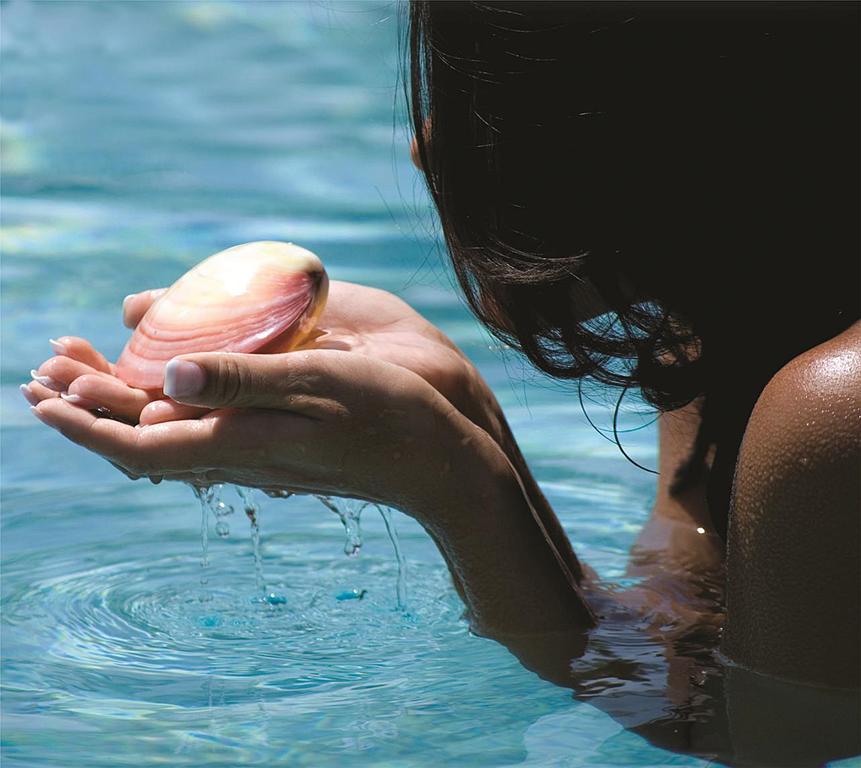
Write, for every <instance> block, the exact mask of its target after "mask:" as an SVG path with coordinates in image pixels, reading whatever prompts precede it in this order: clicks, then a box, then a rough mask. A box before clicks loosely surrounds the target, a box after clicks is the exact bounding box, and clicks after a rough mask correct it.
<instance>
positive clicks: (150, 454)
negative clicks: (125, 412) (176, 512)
mask: <svg viewBox="0 0 861 768" xmlns="http://www.w3.org/2000/svg"><path fill="white" fill-rule="evenodd" d="M33 413H34V414H35V415H36V417H37V418H38V419H39V420H40V421H42V422H44V423H45V424H47V425H48V426H49V427H53V428H54V429H56V430H58V431H59V432H60V433H61V434H62V435H63V436H65V437H66V438H68V439H69V440H71V441H72V442H74V443H77V444H78V445H81V446H83V447H84V448H87V449H89V450H91V451H94V452H95V453H98V454H100V455H101V456H103V457H104V458H106V459H107V460H108V461H110V462H112V463H114V464H118V465H119V466H120V467H122V468H124V469H125V470H126V471H127V472H130V473H131V474H134V475H139V476H142V475H165V474H170V473H174V472H196V471H203V470H205V469H207V468H209V467H212V466H216V464H215V463H214V462H215V461H216V459H217V457H216V456H215V455H214V454H215V453H216V452H218V451H220V450H221V446H220V443H219V441H217V440H214V439H213V433H214V432H215V431H216V427H217V424H216V423H215V422H212V421H206V420H196V421H182V422H179V421H177V422H171V423H170V424H156V425H154V426H151V427H147V428H145V429H144V428H141V429H138V428H135V427H132V426H130V425H128V424H124V423H122V422H120V421H114V420H113V419H104V418H99V417H98V416H96V415H94V414H92V413H90V412H89V411H86V410H84V409H82V408H76V407H75V406H74V405H70V404H69V403H67V402H65V401H64V400H62V399H58V398H52V399H48V400H43V401H42V402H40V403H39V404H38V405H37V406H35V407H34V408H33Z"/></svg>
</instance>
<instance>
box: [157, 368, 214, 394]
mask: <svg viewBox="0 0 861 768" xmlns="http://www.w3.org/2000/svg"><path fill="white" fill-rule="evenodd" d="M204 384H206V372H205V371H204V370H203V368H201V367H200V366H199V365H198V364H197V363H192V362H191V361H190V360H178V359H176V358H174V359H173V360H171V361H170V362H169V363H168V364H167V365H166V366H165V369H164V393H165V394H166V395H167V396H168V397H172V398H174V399H178V398H179V399H181V398H183V397H191V396H192V395H196V394H198V393H200V392H201V391H202V390H203V386H204Z"/></svg>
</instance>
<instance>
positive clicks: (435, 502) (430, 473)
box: [34, 350, 592, 638]
mask: <svg viewBox="0 0 861 768" xmlns="http://www.w3.org/2000/svg"><path fill="white" fill-rule="evenodd" d="M67 365H68V363H67ZM189 366H190V367H189ZM55 369H56V371H55V372H56V373H57V375H58V376H59V375H60V374H59V371H60V370H61V369H62V366H60V365H59V364H55V365H54V366H53V367H52V368H51V370H52V371H54V370H55ZM189 372H191V373H192V374H194V375H193V376H191V377H185V375H186V374H188V373H189ZM98 375H100V376H107V375H108V374H107V373H101V374H98ZM165 382H166V383H165V392H166V394H168V395H172V396H173V398H174V399H175V400H178V401H180V402H181V403H182V404H184V405H191V406H194V407H197V408H205V409H213V410H211V412H209V413H207V414H206V415H205V416H203V417H202V418H199V419H183V420H179V421H170V422H164V423H158V424H152V425H148V426H143V427H139V428H135V427H133V426H130V425H128V424H124V423H121V422H119V421H114V420H111V419H104V418H98V416H97V415H95V414H93V413H91V412H89V411H88V410H85V409H84V408H81V407H77V406H76V405H74V404H70V403H69V402H67V401H65V400H62V399H60V398H57V397H50V396H46V397H45V399H43V400H41V402H40V403H39V404H38V405H37V406H36V407H35V409H34V412H35V414H36V415H37V416H38V417H39V418H40V419H41V420H43V421H44V422H45V423H47V424H48V425H50V426H52V427H54V428H56V429H58V430H59V431H60V432H62V433H63V434H64V435H65V436H66V437H68V438H69V439H71V440H73V441H74V442H76V443H78V444H80V445H82V446H84V447H86V448H89V449H90V450H93V451H95V452H97V453H99V454H100V455H102V456H104V457H105V458H107V459H108V460H110V461H111V462H113V463H114V464H116V465H118V466H119V467H121V468H123V469H124V470H125V471H127V472H129V473H131V474H133V475H138V476H157V477H164V478H166V479H175V480H183V481H186V482H192V483H197V484H208V483H213V482H234V483H238V484H242V485H250V486H255V487H260V488H264V489H271V488H284V489H289V490H297V491H300V492H308V493H327V494H334V495H344V496H353V497H356V498H364V499H368V500H372V501H376V502H379V503H383V504H387V505H390V506H395V507H398V508H400V509H402V510H403V511H404V512H406V513H408V514H410V515H412V516H413V517H415V518H416V519H417V520H418V521H419V522H420V523H421V524H422V525H423V526H424V527H425V528H426V529H427V530H428V531H429V532H430V533H431V535H432V536H433V538H434V539H435V540H436V541H437V543H438V544H439V546H440V548H441V550H442V552H443V555H444V556H445V558H446V560H447V562H448V563H449V566H450V568H451V570H452V572H453V574H454V575H455V577H456V578H457V579H458V580H459V581H460V583H461V586H462V591H463V595H464V600H465V602H466V605H467V608H468V611H469V614H470V616H471V621H472V623H473V625H474V626H475V628H476V630H477V631H479V632H482V633H485V634H490V635H493V636H494V637H500V638H502V637H504V636H507V635H513V636H518V635H522V634H536V633H545V632H549V631H556V630H569V629H572V628H585V627H588V626H590V625H591V623H592V619H591V614H590V612H589V609H588V607H587V605H586V602H585V600H584V599H583V597H582V595H581V594H580V591H579V588H578V584H577V580H576V577H575V576H574V574H572V572H571V569H570V568H569V567H568V564H567V562H566V559H565V557H564V556H563V555H561V554H560V553H559V552H558V551H557V549H556V547H555V545H554V543H553V540H552V537H551V536H550V535H549V534H548V532H547V531H546V529H545V526H544V524H543V521H542V517H541V515H539V514H538V513H537V511H536V510H535V509H534V508H533V507H532V505H531V504H530V502H529V500H528V498H527V496H526V494H525V493H524V490H523V486H522V485H521V482H520V478H519V477H518V474H517V472H516V471H515V470H514V468H513V467H512V465H511V462H510V461H509V460H508V458H507V456H506V455H505V453H504V452H503V451H502V449H501V448H500V447H499V445H498V444H497V443H496V441H495V440H494V439H492V438H491V437H490V436H489V435H488V434H487V432H485V431H484V430H483V429H481V428H480V427H478V426H477V425H476V424H475V423H474V422H472V421H471V420H470V419H468V418H466V417H465V416H464V415H463V414H462V413H460V412H459V411H458V410H457V409H456V408H454V407H453V406H452V405H451V403H450V402H449V401H448V400H447V399H446V398H444V397H443V396H442V395H440V393H439V392H438V391H437V390H436V389H434V388H433V387H431V386H430V385H429V384H428V383H427V382H426V381H425V380H423V379H422V378H421V377H420V376H418V375H417V374H416V373H414V372H412V371H409V370H407V369H405V368H401V367H399V366H396V365H393V364H391V363H387V362H384V361H380V360H375V359H372V358H369V357H367V356H365V355H361V354H357V353H351V352H338V351H334V350H314V351H299V352H292V353H287V354H283V355H237V354H217V353H208V354H201V355H187V356H184V357H183V358H182V360H181V361H175V362H173V363H171V365H169V366H168V370H167V372H166V377H165ZM190 385H196V388H195V387H194V386H192V387H191V389H189V386H190ZM545 513H546V514H550V515H552V511H551V510H550V509H549V507H548V508H547V509H546V510H545Z"/></svg>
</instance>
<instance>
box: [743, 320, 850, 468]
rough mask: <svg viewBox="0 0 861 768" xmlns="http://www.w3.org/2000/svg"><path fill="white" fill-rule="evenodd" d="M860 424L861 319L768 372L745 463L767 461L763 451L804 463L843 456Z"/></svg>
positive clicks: (749, 431) (748, 432) (780, 459)
mask: <svg viewBox="0 0 861 768" xmlns="http://www.w3.org/2000/svg"><path fill="white" fill-rule="evenodd" d="M859 427H861V322H857V323H855V324H854V325H852V326H850V327H849V328H847V329H846V330H845V331H843V333H841V334H839V335H838V336H835V337H834V338H833V339H830V340H828V341H827V342H825V343H823V344H820V345H819V346H817V347H814V348H813V349H811V350H808V351H807V352H805V353H804V354H802V355H799V356H798V357H796V358H795V359H794V360H792V361H791V362H789V363H788V364H787V365H786V366H784V367H783V368H782V369H781V370H780V371H778V373H777V374H776V375H775V376H774V378H772V380H771V381H770V382H769V383H768V385H767V386H766V388H765V389H764V390H763V392H762V395H761V396H760V398H759V400H758V401H757V404H756V407H755V408H754V411H753V414H752V416H751V419H750V422H749V424H748V427H747V430H746V432H745V453H746V454H747V455H746V456H745V463H747V464H749V463H754V464H757V463H760V462H762V461H765V457H764V456H761V455H760V454H761V453H763V452H769V453H772V454H773V458H774V460H775V461H778V462H782V463H785V462H786V461H787V460H791V459H797V460H798V461H799V463H800V464H801V465H802V466H805V465H806V466H811V465H812V464H815V463H822V462H828V461H831V460H841V459H843V458H846V453H845V451H846V449H850V448H853V447H854V448H855V449H856V450H857V449H858V447H859V446H861V429H859ZM769 446H771V448H772V449H773V450H772V451H769V450H768V448H769ZM802 460H804V461H802ZM740 468H743V469H745V470H746V474H750V471H751V469H752V470H753V471H754V472H755V471H756V467H742V465H741V464H740Z"/></svg>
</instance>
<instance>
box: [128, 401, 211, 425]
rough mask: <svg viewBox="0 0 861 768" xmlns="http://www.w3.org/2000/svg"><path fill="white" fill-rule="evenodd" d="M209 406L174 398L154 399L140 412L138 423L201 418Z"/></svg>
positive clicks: (147, 423) (145, 423)
mask: <svg viewBox="0 0 861 768" xmlns="http://www.w3.org/2000/svg"><path fill="white" fill-rule="evenodd" d="M209 410H210V409H209V408H201V407H199V406H196V405H184V404H183V403H177V402H175V401H174V400H153V401H152V402H151V403H149V404H148V405H147V406H146V407H145V408H144V409H143V410H142V411H141V413H140V417H139V419H138V423H139V424H140V425H141V426H142V427H146V426H149V425H150V424H162V423H164V422H166V421H183V420H184V419H199V418H200V417H201V416H203V415H204V414H205V413H209Z"/></svg>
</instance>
